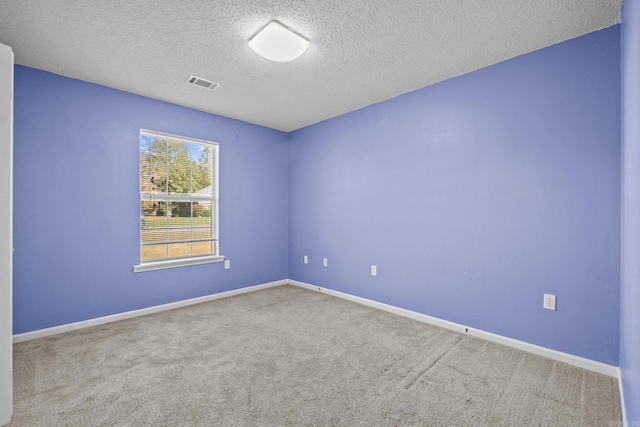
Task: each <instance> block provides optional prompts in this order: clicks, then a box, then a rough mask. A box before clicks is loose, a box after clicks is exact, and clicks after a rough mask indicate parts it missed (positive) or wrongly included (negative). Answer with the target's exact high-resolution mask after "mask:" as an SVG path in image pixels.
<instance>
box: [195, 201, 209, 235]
mask: <svg viewBox="0 0 640 427" xmlns="http://www.w3.org/2000/svg"><path fill="white" fill-rule="evenodd" d="M192 219H193V239H194V240H199V239H211V238H212V237H213V233H212V229H211V202H193V218H192Z"/></svg>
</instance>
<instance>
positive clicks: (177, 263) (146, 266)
mask: <svg viewBox="0 0 640 427" xmlns="http://www.w3.org/2000/svg"><path fill="white" fill-rule="evenodd" d="M222 261H224V255H211V256H203V257H197V258H181V259H171V260H164V261H153V262H145V263H141V264H138V265H134V266H133V272H134V273H141V272H143V271H153V270H162V269H164V268H175V267H186V266H187V265H198V264H209V263H211V262H222Z"/></svg>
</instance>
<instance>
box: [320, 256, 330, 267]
mask: <svg viewBox="0 0 640 427" xmlns="http://www.w3.org/2000/svg"><path fill="white" fill-rule="evenodd" d="M328 265H329V260H328V259H326V258H322V266H323V267H327V266H328Z"/></svg>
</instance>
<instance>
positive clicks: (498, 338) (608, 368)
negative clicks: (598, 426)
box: [287, 280, 620, 378]
mask: <svg viewBox="0 0 640 427" xmlns="http://www.w3.org/2000/svg"><path fill="white" fill-rule="evenodd" d="M287 283H291V284H292V285H296V286H299V287H302V288H305V289H310V290H314V291H318V292H322V293H325V294H328V295H332V296H335V297H338V298H342V299H345V300H349V301H352V302H356V303H359V304H363V305H367V306H369V307H374V308H377V309H380V310H384V311H388V312H389V313H394V314H398V315H400V316H404V317H408V318H410V319H414V320H418V321H420V322H424V323H429V324H431V325H435V326H439V327H441V328H446V329H450V330H453V331H456V332H460V333H463V334H469V335H471V336H474V337H478V338H482V339H485V340H487V341H491V342H495V343H498V344H502V345H506V346H508V347H513V348H517V349H518V350H523V351H527V352H529V353H533V354H537V355H539V356H543V357H547V358H549V359H553V360H557V361H559V362H564V363H567V364H569V365H573V366H577V367H580V368H584V369H588V370H590V371H594V372H598V373H600V374H604V375H607V376H610V377H614V378H619V377H620V369H619V368H618V367H617V366H613V365H607V364H606V363H602V362H597V361H595V360H591V359H586V358H584V357H579V356H574V355H573V354H568V353H564V352H561V351H557V350H552V349H549V348H546V347H541V346H539V345H535V344H530V343H527V342H524V341H519V340H516V339H513V338H508V337H505V336H502V335H497V334H493V333H491V332H485V331H482V330H479V329H473V328H470V327H468V326H464V325H460V324H459V323H454V322H449V321H448V320H442V319H438V318H437V317H432V316H427V315H426V314H422V313H418V312H415V311H411V310H406V309H404V308H399V307H395V306H392V305H388V304H384V303H381V302H377V301H372V300H369V299H366V298H361V297H357V296H354V295H350V294H345V293H343V292H338V291H334V290H331V289H327V288H322V287H320V286H315V285H311V284H309V283H304V282H299V281H296V280H289V281H287Z"/></svg>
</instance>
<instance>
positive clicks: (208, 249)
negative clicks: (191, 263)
mask: <svg viewBox="0 0 640 427" xmlns="http://www.w3.org/2000/svg"><path fill="white" fill-rule="evenodd" d="M212 246H213V244H212V243H211V242H194V243H193V254H194V255H209V254H212V253H213V251H212Z"/></svg>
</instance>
